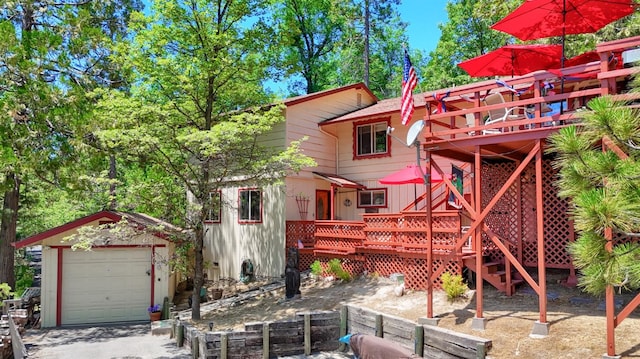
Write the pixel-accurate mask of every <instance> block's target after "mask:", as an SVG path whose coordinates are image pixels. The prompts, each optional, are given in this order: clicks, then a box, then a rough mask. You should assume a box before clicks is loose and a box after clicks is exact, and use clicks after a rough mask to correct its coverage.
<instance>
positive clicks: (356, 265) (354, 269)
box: [314, 255, 365, 278]
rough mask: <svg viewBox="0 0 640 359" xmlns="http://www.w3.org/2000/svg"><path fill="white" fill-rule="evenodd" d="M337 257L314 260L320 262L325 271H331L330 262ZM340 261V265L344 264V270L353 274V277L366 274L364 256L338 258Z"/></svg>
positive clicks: (319, 257)
mask: <svg viewBox="0 0 640 359" xmlns="http://www.w3.org/2000/svg"><path fill="white" fill-rule="evenodd" d="M333 258H336V257H321V256H318V257H316V258H315V259H314V260H316V259H317V260H318V261H319V262H320V265H321V266H322V268H323V269H324V270H327V269H329V261H330V260H332V259H333ZM338 259H340V263H341V264H342V269H344V270H346V271H347V272H349V274H351V277H354V278H355V277H356V276H358V275H360V274H362V273H364V268H365V263H364V258H363V257H362V256H355V255H351V256H344V257H340V258H338Z"/></svg>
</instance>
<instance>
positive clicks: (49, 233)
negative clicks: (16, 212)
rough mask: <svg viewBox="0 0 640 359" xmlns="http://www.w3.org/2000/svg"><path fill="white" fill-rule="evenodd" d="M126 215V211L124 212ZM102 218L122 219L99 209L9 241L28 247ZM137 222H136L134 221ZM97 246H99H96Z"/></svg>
mask: <svg viewBox="0 0 640 359" xmlns="http://www.w3.org/2000/svg"><path fill="white" fill-rule="evenodd" d="M125 215H126V213H125ZM102 218H107V219H108V220H107V221H104V220H102V221H99V224H106V223H112V222H113V223H115V222H119V221H120V220H121V219H122V215H121V214H118V213H115V212H112V211H101V212H98V213H94V214H91V215H88V216H86V217H82V218H79V219H76V220H75V221H71V222H69V223H65V224H63V225H61V226H58V227H55V228H52V229H49V230H47V231H44V232H41V233H38V234H35V235H33V236H31V237H27V238H25V239H23V240H21V241H19V242H14V243H11V245H12V246H14V247H15V248H16V249H20V248H24V247H28V246H30V245H33V244H36V243H38V242H40V241H43V240H45V239H47V238H50V237H53V236H55V235H58V234H60V233H64V232H66V231H69V230H71V229H74V228H78V227H82V226H84V225H86V224H89V223H91V222H94V221H97V220H100V219H102ZM134 223H137V222H134ZM139 228H144V225H142V224H139ZM152 235H153V236H155V237H157V238H161V239H165V240H167V239H168V236H167V235H166V234H165V233H158V232H154V233H152ZM96 247H99V246H96Z"/></svg>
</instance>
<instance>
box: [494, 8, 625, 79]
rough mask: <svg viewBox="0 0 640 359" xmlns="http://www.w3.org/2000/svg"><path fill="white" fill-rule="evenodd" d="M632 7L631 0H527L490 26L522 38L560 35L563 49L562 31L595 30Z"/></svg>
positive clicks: (569, 32)
mask: <svg viewBox="0 0 640 359" xmlns="http://www.w3.org/2000/svg"><path fill="white" fill-rule="evenodd" d="M633 11H634V3H633V0H527V1H525V2H524V3H523V4H522V5H520V6H519V7H518V8H517V9H515V10H514V11H513V12H512V13H511V14H509V15H507V16H506V17H505V18H504V19H502V20H500V21H498V22H497V23H495V24H494V25H493V26H491V28H492V29H494V30H498V31H502V32H506V33H507V34H510V35H513V36H515V37H517V38H518V39H520V40H522V41H527V40H534V39H542V38H545V37H551V36H562V47H563V49H564V38H565V35H571V34H586V33H591V32H596V31H598V30H600V29H601V28H603V27H604V26H605V25H607V24H609V23H610V22H613V21H615V20H618V19H620V18H623V17H625V16H627V15H629V14H632V13H633ZM563 53H564V50H563ZM563 57H564V56H563ZM562 65H564V63H563V64H562ZM562 67H564V66H562Z"/></svg>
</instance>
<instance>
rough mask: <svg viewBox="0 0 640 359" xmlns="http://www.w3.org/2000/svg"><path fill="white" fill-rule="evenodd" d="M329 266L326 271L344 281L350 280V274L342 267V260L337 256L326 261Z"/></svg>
mask: <svg viewBox="0 0 640 359" xmlns="http://www.w3.org/2000/svg"><path fill="white" fill-rule="evenodd" d="M327 265H328V266H329V269H328V272H329V273H330V274H333V275H335V276H336V278H338V279H341V280H343V281H345V282H349V281H351V274H350V273H349V272H347V271H346V270H344V268H342V262H341V261H340V259H338V258H333V259H331V260H329V263H327Z"/></svg>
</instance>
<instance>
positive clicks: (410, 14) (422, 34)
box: [399, 0, 447, 54]
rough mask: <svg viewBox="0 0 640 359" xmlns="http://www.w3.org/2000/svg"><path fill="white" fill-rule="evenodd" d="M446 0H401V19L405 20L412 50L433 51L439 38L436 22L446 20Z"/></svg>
mask: <svg viewBox="0 0 640 359" xmlns="http://www.w3.org/2000/svg"><path fill="white" fill-rule="evenodd" d="M446 5H447V0H428V1H427V0H402V4H401V5H400V7H399V11H400V17H401V18H402V21H404V22H407V23H408V26H407V36H408V37H409V47H410V49H412V50H422V51H423V52H424V53H425V54H429V52H431V51H433V50H434V49H435V48H436V44H437V43H438V40H439V39H440V29H438V24H440V23H444V22H446V21H447V11H446V9H445V8H446Z"/></svg>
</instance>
